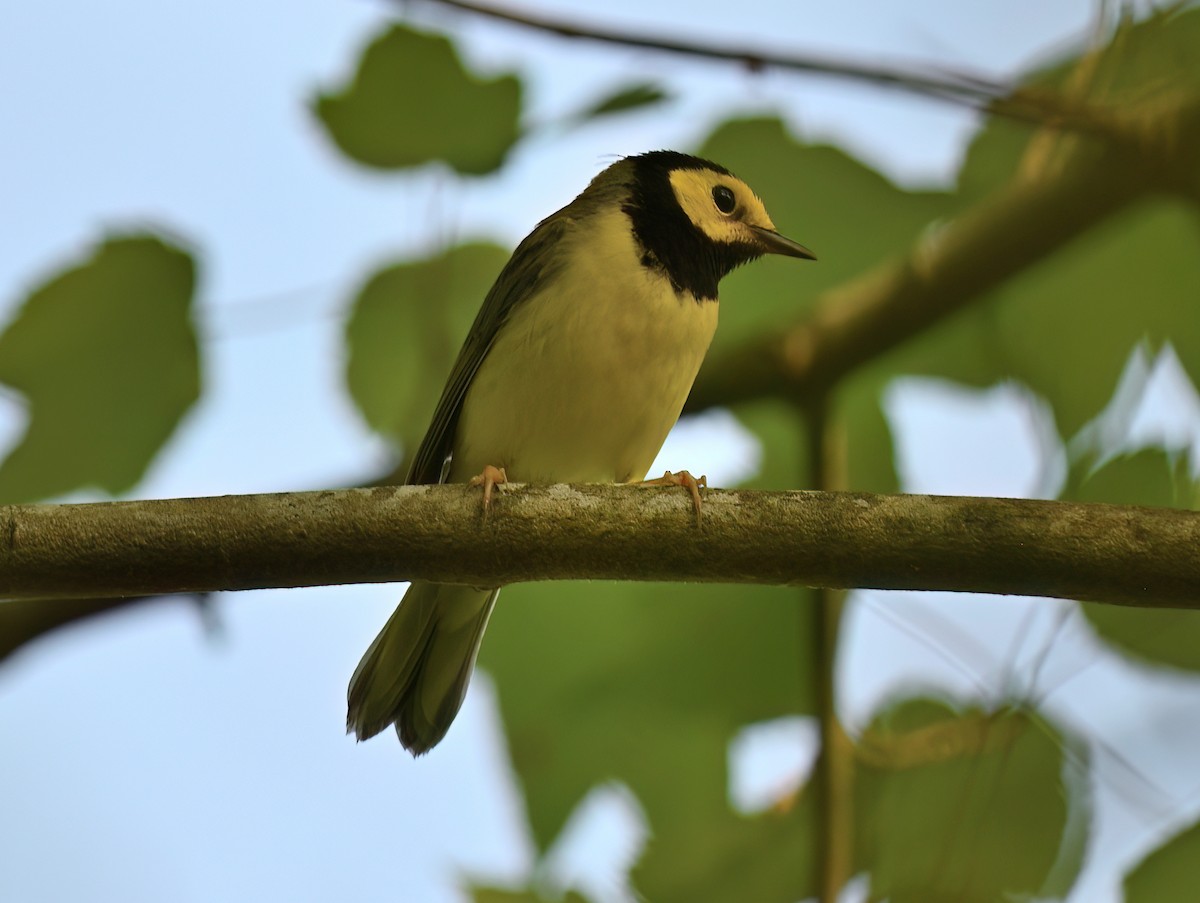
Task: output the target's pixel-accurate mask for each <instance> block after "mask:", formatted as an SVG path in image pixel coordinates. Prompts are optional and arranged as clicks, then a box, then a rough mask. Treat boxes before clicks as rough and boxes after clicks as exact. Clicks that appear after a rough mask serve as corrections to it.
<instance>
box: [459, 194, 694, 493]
mask: <svg viewBox="0 0 1200 903" xmlns="http://www.w3.org/2000/svg"><path fill="white" fill-rule="evenodd" d="M593 225H594V226H598V227H599V228H598V230H596V231H592V232H591V233H590V235H589V239H588V241H589V247H588V248H587V249H585V250H584V252H583V253H579V254H575V255H572V259H573V260H575V261H577V262H576V263H575V265H574V266H573V269H571V270H568V271H565V272H563V273H562V274H561V275H560V276H559V277H558V278H556V279H555V280H553V281H552V282H551V283H550V284H549V285H548V286H546V287H545V289H544V290H543V291H542V293H541V294H539V295H537V296H535V297H533V298H530V299H528V300H527V301H525V302H523V303H522V304H521V305H520V306H519V307H518V308H517V309H516V310H514V311H513V313H512V315H511V316H510V318H509V320H508V321H507V322H506V323H505V324H504V325H503V326H502V328H501V330H500V332H499V333H498V335H497V337H496V341H495V343H494V344H493V346H492V348H491V351H490V352H489V353H488V356H487V358H486V359H485V360H484V362H483V364H482V365H481V367H480V369H479V371H478V372H477V373H476V375H475V378H474V380H473V381H472V383H471V387H470V389H469V390H468V392H467V395H466V398H465V399H464V402H463V409H462V414H461V416H460V419H459V424H458V429H457V432H456V436H455V442H454V460H453V464H452V467H451V472H450V479H451V480H452V481H462V480H466V479H469V478H470V477H471V476H473V475H474V474H477V473H479V471H480V470H482V468H483V466H484V465H485V464H492V465H495V466H497V467H504V468H505V469H506V470H507V473H508V477H509V479H511V480H514V481H518V482H538V483H544V482H610V481H617V482H626V481H629V480H638V479H641V478H642V477H644V476H645V474H646V471H647V470H648V469H649V467H650V465H651V463H653V461H654V457H655V455H656V454H657V453H658V450H659V448H660V447H661V446H662V443H663V440H664V439H666V437H667V433H668V432H669V431H670V429H671V427H672V426H674V424H675V421H676V420H677V419H678V417H679V412H680V410H681V409H682V407H683V403H684V401H685V400H686V399H687V395H688V392H689V391H690V390H691V386H692V382H693V381H694V380H695V377H696V373H697V371H698V370H699V369H700V363H701V361H702V360H703V359H704V354H705V352H706V351H707V350H708V346H709V343H710V342H711V340H712V336H713V333H714V332H715V330H716V325H717V304H716V303H715V302H712V301H708V302H703V303H697V302H696V301H694V300H692V298H690V297H687V296H684V297H680V296H678V295H676V294H675V292H674V291H673V290H672V289H671V287H670V285H669V283H667V282H666V280H664V279H661V278H659V277H658V276H657V275H656V274H655V273H654V272H653V271H651V270H648V269H646V268H645V267H643V266H641V264H640V263H639V262H638V261H637V257H636V254H637V249H636V247H635V246H634V242H633V239H632V237H631V236H630V234H629V229H628V221H627V220H626V219H625V216H624V214H622V213H620V212H619V211H615V212H614V213H613V214H611V215H608V216H605V217H602V218H598V222H597V221H593Z"/></svg>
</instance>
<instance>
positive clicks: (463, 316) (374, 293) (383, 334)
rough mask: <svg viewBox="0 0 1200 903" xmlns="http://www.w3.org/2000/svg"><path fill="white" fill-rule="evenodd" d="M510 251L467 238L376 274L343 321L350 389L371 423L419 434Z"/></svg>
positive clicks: (396, 433) (407, 437) (394, 433)
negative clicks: (443, 250) (348, 316)
mask: <svg viewBox="0 0 1200 903" xmlns="http://www.w3.org/2000/svg"><path fill="white" fill-rule="evenodd" d="M508 256H509V254H508V251H506V250H505V249H503V248H501V247H498V246H496V245H489V244H468V245H460V246H458V247H455V248H451V249H450V250H448V251H446V252H445V253H443V254H439V255H438V256H436V257H431V258H428V259H425V260H418V261H412V262H405V263H397V264H393V265H392V266H389V267H385V268H384V269H382V270H380V271H378V272H377V273H375V275H373V276H372V277H371V278H370V279H369V280H368V281H367V283H366V285H364V286H363V288H362V289H361V290H360V291H359V293H358V295H357V297H356V298H355V300H354V307H353V311H352V313H351V316H350V319H349V321H348V322H347V324H346V345H347V349H348V362H347V381H348V383H349V386H350V394H351V395H352V396H353V398H354V401H355V404H357V405H358V409H359V410H360V411H362V414H363V416H364V417H365V418H366V420H367V423H368V424H370V426H371V428H372V429H374V430H377V431H378V432H381V433H384V434H385V435H388V436H391V437H393V438H394V439H397V440H399V441H400V443H401V444H402V445H403V446H404V447H405V449H406V450H407V449H410V448H413V447H414V446H415V445H416V443H418V442H419V441H420V439H421V436H422V435H423V434H424V432H425V430H426V428H427V427H428V426H429V420H430V418H431V417H432V415H433V409H434V406H435V405H436V404H437V400H438V393H439V392H440V391H441V387H442V385H443V384H444V383H445V381H446V377H447V376H448V375H449V373H450V368H451V366H452V365H453V363H454V359H455V357H457V355H458V351H459V348H460V347H462V342H463V339H464V338H465V337H466V334H467V330H468V329H469V328H470V325H471V322H472V321H473V320H474V318H475V314H476V312H477V311H478V310H479V305H480V304H482V303H483V298H484V296H485V295H487V293H488V290H489V289H490V288H491V286H492V283H493V282H495V280H496V276H497V274H498V273H499V272H500V270H501V268H503V266H504V263H505V261H507V260H508Z"/></svg>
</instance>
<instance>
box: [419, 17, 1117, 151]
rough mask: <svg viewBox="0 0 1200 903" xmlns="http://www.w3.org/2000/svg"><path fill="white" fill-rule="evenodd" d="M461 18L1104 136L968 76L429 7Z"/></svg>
mask: <svg viewBox="0 0 1200 903" xmlns="http://www.w3.org/2000/svg"><path fill="white" fill-rule="evenodd" d="M430 2H433V3H437V4H439V5H441V6H448V7H450V8H451V9H456V10H459V11H461V12H465V13H470V14H472V15H477V16H484V17H486V18H489V19H495V20H497V21H500V22H507V23H508V24H510V25H517V26H520V27H522V28H528V29H533V30H535V31H542V32H546V33H548V34H553V35H558V36H559V37H562V38H571V39H577V40H587V41H595V42H597V43H602V44H614V45H617V46H621V47H632V48H636V49H641V50H650V51H658V52H661V53H673V54H678V55H682V56H690V57H696V58H698V59H707V60H716V61H720V62H729V63H734V64H736V65H740V66H743V67H744V68H746V69H748V70H750V71H752V72H758V71H761V70H763V69H767V68H771V69H781V70H785V71H789V72H801V73H805V74H808V75H819V76H826V77H830V78H840V79H845V80H849V81H858V82H864V83H867V84H870V85H874V86H876V87H882V88H889V89H894V90H900V91H905V92H908V93H910V94H918V95H921V96H924V97H934V98H938V99H940V100H944V101H949V102H951V103H955V104H960V105H963V106H967V107H970V108H972V109H976V110H980V111H986V112H988V113H992V114H993V115H997V116H1006V117H1008V118H1011V119H1017V120H1020V121H1024V122H1030V123H1037V124H1052V125H1055V126H1057V127H1060V128H1072V129H1076V130H1079V131H1101V132H1103V131H1107V130H1108V128H1109V124H1108V114H1107V112H1106V111H1105V110H1103V109H1101V108H1098V107H1093V106H1089V105H1087V104H1084V103H1080V102H1076V101H1073V100H1070V99H1069V98H1066V97H1064V96H1063V95H1061V94H1058V93H1055V92H1048V91H1040V90H1030V89H1026V88H1014V87H1013V86H1012V85H1009V84H1004V83H1002V82H997V81H995V80H993V79H988V78H985V77H983V76H981V75H976V74H972V73H967V72H961V71H960V72H953V71H950V70H947V69H945V68H944V67H941V66H938V67H936V69H935V67H932V66H931V67H929V68H928V70H926V71H919V70H917V69H916V68H908V69H905V68H901V67H898V66H890V67H889V66H881V65H879V64H877V63H867V62H854V61H851V60H846V59H832V58H826V57H820V56H815V55H811V54H809V55H804V56H798V55H792V54H783V53H770V52H767V51H764V50H761V49H758V48H753V47H719V46H715V45H712V44H702V43H698V42H692V41H680V40H677V39H674V38H666V37H657V36H651V35H646V34H640V33H635V32H629V31H619V30H614V29H608V28H602V27H599V26H594V25H583V24H581V23H579V22H569V21H566V20H564V19H554V18H549V17H546V16H538V15H533V14H529V13H520V12H516V11H515V10H511V9H502V8H500V7H496V6H488V5H485V4H482V3H474V2H468V0H430Z"/></svg>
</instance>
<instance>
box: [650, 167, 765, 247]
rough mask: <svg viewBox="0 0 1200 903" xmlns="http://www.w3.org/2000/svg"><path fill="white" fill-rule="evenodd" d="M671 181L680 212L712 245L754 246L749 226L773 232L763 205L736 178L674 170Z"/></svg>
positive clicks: (755, 241)
mask: <svg viewBox="0 0 1200 903" xmlns="http://www.w3.org/2000/svg"><path fill="white" fill-rule="evenodd" d="M670 178H671V188H672V190H673V191H674V192H675V199H676V200H677V201H678V202H679V206H680V207H682V208H683V212H684V213H686V214H687V216H688V218H689V219H690V220H691V221H692V222H693V223H695V225H696V227H697V228H699V229H700V230H701V231H702V232H703V233H704V234H705V235H707V236H708V237H709V238H710V239H712V240H713V241H714V242H720V243H722V244H750V245H757V244H759V243H760V242H759V238H758V235H757V234H756V233H755V232H754V229H753V228H752V227H757V228H759V229H770V230H771V231H772V232H774V231H775V224H774V223H772V222H771V217H769V216H768V215H767V209H766V208H765V207H764V206H763V202H762V201H760V200H759V199H758V196H757V195H756V194H755V193H754V192H753V191H751V190H750V186H749V185H747V184H746V183H745V182H743V181H742V180H741V179H739V178H737V177H736V176H727V175H722V174H721V173H719V172H714V171H713V170H711V169H676V170H672V171H671V175H670Z"/></svg>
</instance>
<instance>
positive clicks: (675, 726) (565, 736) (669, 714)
mask: <svg viewBox="0 0 1200 903" xmlns="http://www.w3.org/2000/svg"><path fill="white" fill-rule="evenodd" d="M809 605H810V599H809V596H808V595H807V594H806V593H804V592H800V591H796V590H785V589H780V590H772V589H764V588H759V587H737V586H709V585H691V586H687V585H658V584H603V583H556V584H539V585H522V586H517V587H513V588H511V589H508V590H505V592H504V594H503V596H502V600H501V604H500V605H499V607H498V608H497V611H496V614H495V615H494V617H493V618H492V625H491V627H490V628H489V632H488V641H487V642H486V643H484V646H483V651H482V653H481V655H482V662H483V665H484V667H486V668H487V669H488V670H489V671H490V672H491V673H492V674H493V675H494V677H495V678H496V684H497V686H498V688H499V696H500V707H501V710H502V712H503V715H504V723H505V726H506V729H507V733H508V738H509V745H510V749H511V751H512V759H513V765H514V767H515V768H516V770H517V773H518V775H520V777H521V780H522V783H523V785H524V787H525V791H526V800H527V804H528V810H529V817H530V823H531V826H532V829H533V834H534V838H535V840H536V842H537V843H538V845H539V847H541V848H542V849H545V848H546V846H547V845H548V844H549V843H550V841H551V840H552V839H553V838H554V837H555V836H556V835H557V833H558V832H559V830H560V829H561V827H562V825H563V823H564V821H565V820H566V818H567V816H568V815H569V814H570V812H571V811H572V809H573V808H574V806H575V805H576V804H577V803H578V801H579V800H580V799H581V798H582V797H583V796H584V795H585V794H586V793H587V792H588V791H589V790H590V789H591V788H592V787H593V786H594V785H596V784H598V783H601V782H603V781H608V780H613V779H616V780H620V781H623V782H625V783H626V784H627V785H628V786H629V788H630V789H631V790H632V791H633V792H634V793H635V794H636V796H637V798H638V800H639V801H640V802H641V804H642V806H643V807H644V809H645V812H646V817H647V819H648V821H649V824H650V830H651V832H652V834H653V836H654V840H653V842H652V844H651V845H650V847H649V848H648V852H647V854H646V855H647V861H646V863H645V865H644V867H643V869H642V872H643V873H644V875H645V876H646V879H645V881H646V883H645V884H644V885H643V886H642V888H641V889H642V890H643V891H644V892H645V893H646V894H647V896H648V897H649V898H650V899H684V897H680V896H678V895H677V894H675V893H673V892H669V888H667V887H666V884H669V883H671V882H674V881H682V880H684V879H685V878H686V874H685V872H686V871H687V869H683V868H682V866H681V863H691V862H694V861H695V860H694V859H693V855H694V853H695V851H697V850H700V849H703V850H706V851H710V852H711V853H712V855H714V856H715V855H717V854H718V852H719V851H718V850H716V849H713V844H714V843H716V844H717V846H720V844H721V843H723V842H724V841H723V837H724V835H725V834H726V833H727V832H728V831H733V832H734V833H736V832H737V831H738V830H739V829H740V828H746V830H754V829H753V828H750V827H747V825H748V820H745V819H740V818H737V817H736V816H735V815H734V814H733V813H732V811H731V810H730V807H729V802H728V799H727V795H726V786H727V775H726V767H727V760H728V745H729V742H730V740H731V739H732V737H733V736H734V735H735V734H736V732H737V731H738V729H739V728H741V727H742V726H744V725H746V724H751V723H754V722H758V721H764V720H767V719H770V718H777V717H780V716H783V715H788V714H797V713H807V712H810V711H811V710H812V706H813V700H812V688H811V684H810V677H809V674H808V669H804V668H802V667H799V666H798V665H797V663H798V662H803V661H807V660H809V657H810V653H809V650H810V649H811V648H812V639H811V633H810V623H811V616H810V607H809ZM734 822H738V823H739V824H738V825H732V823H734ZM731 825H732V827H731ZM714 832H716V833H715V834H714ZM714 837H715V838H716V839H715V840H714ZM706 855H708V854H707V853H706ZM659 857H661V867H659V866H658V865H656V864H655V863H657V862H658V861H659ZM660 881H661V882H664V884H663V885H662V886H660V885H659V882H660Z"/></svg>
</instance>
